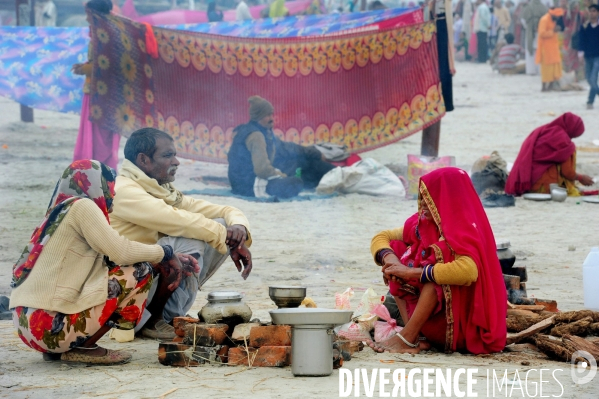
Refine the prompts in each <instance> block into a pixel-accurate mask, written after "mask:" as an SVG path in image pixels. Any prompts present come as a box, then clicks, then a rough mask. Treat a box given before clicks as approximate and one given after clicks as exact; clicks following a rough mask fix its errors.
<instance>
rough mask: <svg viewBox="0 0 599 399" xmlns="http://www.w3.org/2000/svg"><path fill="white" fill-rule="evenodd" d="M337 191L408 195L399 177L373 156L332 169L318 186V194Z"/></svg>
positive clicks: (394, 195)
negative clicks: (350, 164)
mask: <svg viewBox="0 0 599 399" xmlns="http://www.w3.org/2000/svg"><path fill="white" fill-rule="evenodd" d="M335 191H338V192H340V193H347V194H348V193H358V194H368V195H378V196H383V195H384V196H393V197H403V196H405V195H406V191H405V189H404V186H403V184H402V183H401V181H400V180H399V178H398V177H397V176H395V174H393V172H391V170H389V168H387V167H385V166H383V165H381V164H380V163H378V162H377V161H375V160H374V159H372V158H366V159H363V160H361V161H360V162H357V163H355V164H353V165H352V166H347V167H338V168H335V169H333V170H331V171H330V172H328V173H327V174H326V175H324V176H323V177H322V179H320V183H319V184H318V187H316V192H317V193H318V194H332V193H333V192H335Z"/></svg>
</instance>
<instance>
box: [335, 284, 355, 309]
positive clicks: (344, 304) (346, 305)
mask: <svg viewBox="0 0 599 399" xmlns="http://www.w3.org/2000/svg"><path fill="white" fill-rule="evenodd" d="M352 296H354V290H353V288H352V287H349V288H348V289H346V290H345V291H344V292H343V293H342V294H340V293H338V292H336V293H335V309H337V310H351V303H350V302H349V300H350V298H351V297H352Z"/></svg>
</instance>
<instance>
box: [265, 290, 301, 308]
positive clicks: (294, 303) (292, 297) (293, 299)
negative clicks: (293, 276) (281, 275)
mask: <svg viewBox="0 0 599 399" xmlns="http://www.w3.org/2000/svg"><path fill="white" fill-rule="evenodd" d="M268 296H270V299H272V301H273V302H274V303H275V304H276V305H277V306H278V307H279V308H297V307H298V306H299V305H301V304H302V301H303V300H304V298H305V297H306V287H291V286H277V287H268Z"/></svg>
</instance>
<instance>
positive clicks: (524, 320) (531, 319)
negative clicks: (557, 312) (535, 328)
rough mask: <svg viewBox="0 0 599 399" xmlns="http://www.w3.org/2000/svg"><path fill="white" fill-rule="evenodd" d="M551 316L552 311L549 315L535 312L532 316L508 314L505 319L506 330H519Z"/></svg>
mask: <svg viewBox="0 0 599 399" xmlns="http://www.w3.org/2000/svg"><path fill="white" fill-rule="evenodd" d="M551 316H553V313H551V314H549V315H540V314H535V315H534V316H522V315H513V314H512V315H508V317H507V319H506V324H507V330H508V331H511V332H520V331H523V330H526V329H527V328H529V327H530V326H532V325H534V324H537V323H538V322H540V321H542V320H545V319H547V318H549V317H551Z"/></svg>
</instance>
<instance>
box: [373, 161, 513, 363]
mask: <svg viewBox="0 0 599 399" xmlns="http://www.w3.org/2000/svg"><path fill="white" fill-rule="evenodd" d="M418 208H419V210H418V213H416V214H415V215H413V216H411V217H410V218H409V219H408V220H407V221H406V222H405V225H404V227H403V228H401V227H400V228H397V229H394V230H386V231H382V232H380V233H379V234H377V235H376V236H375V237H374V238H373V239H372V244H371V251H372V254H373V256H374V258H375V261H376V263H377V264H378V265H382V266H383V268H382V272H383V278H384V280H385V282H388V284H389V290H390V292H391V294H392V295H393V296H394V297H395V300H396V302H397V305H398V307H399V310H400V313H401V316H402V319H403V320H404V322H405V327H404V328H403V330H402V331H401V332H400V333H397V334H396V335H395V336H394V337H392V338H390V339H388V340H387V341H384V342H379V343H376V344H374V343H371V346H372V347H373V348H374V349H375V350H378V351H384V350H388V351H390V352H394V353H418V352H419V351H420V350H421V349H426V347H427V346H428V344H425V343H424V342H420V341H421V339H422V338H420V336H421V335H423V336H424V338H426V340H427V341H429V342H430V343H431V344H432V345H434V346H436V347H438V348H439V349H444V350H445V351H447V352H451V351H465V352H470V353H474V354H480V353H492V352H499V351H501V350H503V348H504V347H505V342H506V321H505V318H506V306H505V303H506V300H507V298H506V290H505V285H504V282H503V277H502V274H501V266H500V265H499V261H498V259H497V254H496V247H495V239H494V237H493V231H492V230H491V226H490V225H489V221H488V219H487V216H486V214H485V211H484V209H483V206H482V204H481V202H480V200H479V198H478V195H477V194H476V191H475V189H474V186H473V185H472V182H471V180H470V177H469V176H468V174H467V173H466V172H465V171H463V170H461V169H458V168H442V169H438V170H435V171H433V172H430V173H428V174H427V175H425V176H423V177H422V178H421V179H420V185H419V207H418Z"/></svg>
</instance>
